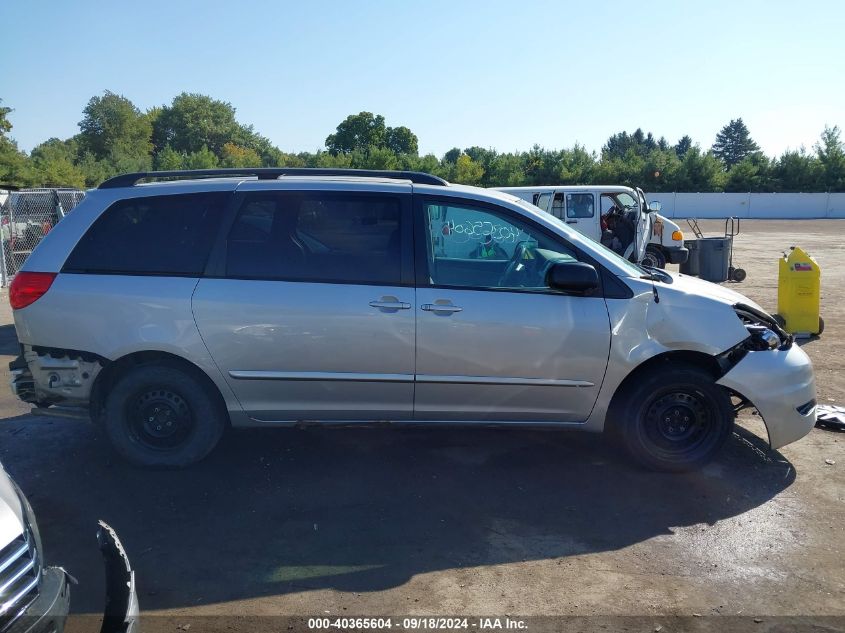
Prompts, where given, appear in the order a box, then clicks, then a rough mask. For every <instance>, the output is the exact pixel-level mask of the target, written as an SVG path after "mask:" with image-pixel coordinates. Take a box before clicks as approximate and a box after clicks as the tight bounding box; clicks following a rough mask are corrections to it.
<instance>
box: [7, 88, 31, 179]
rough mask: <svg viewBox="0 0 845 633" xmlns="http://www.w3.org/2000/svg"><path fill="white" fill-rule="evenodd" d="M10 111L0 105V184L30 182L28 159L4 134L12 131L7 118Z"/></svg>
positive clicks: (10, 109)
mask: <svg viewBox="0 0 845 633" xmlns="http://www.w3.org/2000/svg"><path fill="white" fill-rule="evenodd" d="M2 102H3V100H2V99H0V103H2ZM11 112H12V108H7V107H4V106H0V184H7V183H8V184H15V185H21V184H30V183H29V178H30V176H31V174H30V170H29V159H28V158H27V156H26V154H24V153H23V152H22V151H20V150H19V149H18V144H17V143H15V141H14V140H12V139H11V138H9V137H7V136H6V134H7V133H8V132H11V131H12V123H11V121H9V118H8V115H9V114H10V113H11Z"/></svg>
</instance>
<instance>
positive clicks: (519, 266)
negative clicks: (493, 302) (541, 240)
mask: <svg viewBox="0 0 845 633" xmlns="http://www.w3.org/2000/svg"><path fill="white" fill-rule="evenodd" d="M536 248H537V243H536V242H529V241H522V242H519V243H518V244H517V245H516V248H515V249H513V255H512V256H511V259H510V261H509V262H508V265H507V266H506V267H505V271H504V272H503V273H502V276H501V277H499V286H501V287H503V288H514V287H520V286H525V285H526V284H525V281H526V280H527V279H530V278H532V277H535V276H536V275H535V273H536V270H537V264H538V260H537V255H536V253H534V251H535V249H536Z"/></svg>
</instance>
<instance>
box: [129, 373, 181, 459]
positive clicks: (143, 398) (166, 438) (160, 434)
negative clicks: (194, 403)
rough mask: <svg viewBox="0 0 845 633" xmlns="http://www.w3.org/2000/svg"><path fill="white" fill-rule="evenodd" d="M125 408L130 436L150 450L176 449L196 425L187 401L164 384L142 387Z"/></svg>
mask: <svg viewBox="0 0 845 633" xmlns="http://www.w3.org/2000/svg"><path fill="white" fill-rule="evenodd" d="M127 408H128V411H127V412H126V417H127V419H128V420H129V425H130V432H131V433H132V437H133V438H134V439H135V441H137V442H139V443H141V444H142V445H143V446H145V447H146V448H149V449H151V450H171V449H174V448H178V447H179V445H180V444H182V443H183V442H185V441H186V440H187V439H188V437H190V434H191V431H192V430H193V428H194V426H195V424H196V421H195V420H194V415H193V413H192V412H191V408H190V407H189V406H188V402H187V401H186V400H185V399H184V398H183V397H182V396H181V395H179V394H178V393H176V392H175V391H174V390H173V389H171V388H168V387H152V388H149V389H144V390H143V391H142V392H141V393H140V394H139V395H138V396H137V397H136V398H134V399H133V400H130V401H128V402H127Z"/></svg>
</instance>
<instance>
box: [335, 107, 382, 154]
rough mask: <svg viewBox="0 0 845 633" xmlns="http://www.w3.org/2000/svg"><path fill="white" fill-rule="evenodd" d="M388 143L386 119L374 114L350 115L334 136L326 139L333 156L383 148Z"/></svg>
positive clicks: (342, 122) (360, 113)
mask: <svg viewBox="0 0 845 633" xmlns="http://www.w3.org/2000/svg"><path fill="white" fill-rule="evenodd" d="M386 141H387V128H386V127H385V125H384V117H383V116H381V115H375V114H373V113H372V112H359V113H358V114H350V115H349V116H348V117H346V118H345V119H344V120H343V121H341V123H340V125H338V126H337V130H336V131H335V133H334V134H329V135H328V137H326V149H327V150H329V152H330V153H331V154H346V153H349V152H352V151H354V150H356V149H357V150H366V149H367V148H369V147H383V146H384V145H385V143H386Z"/></svg>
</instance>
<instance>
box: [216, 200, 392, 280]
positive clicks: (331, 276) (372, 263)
mask: <svg viewBox="0 0 845 633" xmlns="http://www.w3.org/2000/svg"><path fill="white" fill-rule="evenodd" d="M400 214H401V212H400V203H399V200H398V199H397V198H392V197H389V196H371V195H367V196H360V195H348V194H337V193H332V194H305V195H303V194H293V193H272V194H251V195H249V196H247V197H246V198H245V200H244V203H243V206H242V207H241V209H240V211H239V213H238V216H237V218H236V219H235V223H234V225H233V226H232V229H231V231H230V233H229V237H228V240H227V255H226V275H227V276H229V277H238V278H247V279H278V280H290V281H313V282H336V283H351V284H356V283H357V284H384V285H394V284H398V283H400V270H401V243H400V242H401V240H400Z"/></svg>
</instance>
